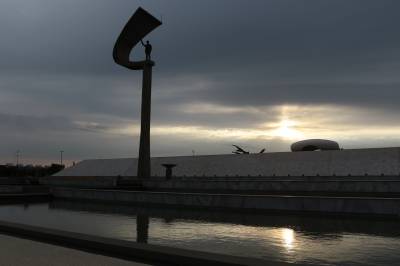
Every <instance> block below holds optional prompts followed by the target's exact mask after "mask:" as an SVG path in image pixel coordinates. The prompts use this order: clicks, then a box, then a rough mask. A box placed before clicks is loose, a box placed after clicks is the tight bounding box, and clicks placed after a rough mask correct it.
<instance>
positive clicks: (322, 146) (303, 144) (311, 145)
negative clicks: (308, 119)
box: [290, 139, 340, 152]
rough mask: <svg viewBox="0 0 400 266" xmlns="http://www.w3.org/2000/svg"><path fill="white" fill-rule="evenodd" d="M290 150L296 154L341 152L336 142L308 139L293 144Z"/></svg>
mask: <svg viewBox="0 0 400 266" xmlns="http://www.w3.org/2000/svg"><path fill="white" fill-rule="evenodd" d="M290 149H291V150H292V151H294V152H299V151H317V150H321V151H334V150H340V148H339V144H338V143H337V142H336V141H332V140H327V139H306V140H301V141H298V142H295V143H293V144H292V145H291V146H290Z"/></svg>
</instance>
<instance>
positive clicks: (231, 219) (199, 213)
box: [0, 201, 400, 265]
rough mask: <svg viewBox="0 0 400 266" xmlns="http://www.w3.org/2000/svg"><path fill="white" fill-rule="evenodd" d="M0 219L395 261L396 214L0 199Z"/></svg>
mask: <svg viewBox="0 0 400 266" xmlns="http://www.w3.org/2000/svg"><path fill="white" fill-rule="evenodd" d="M0 220H3V221H11V222H18V223H24V224H30V225H37V226H43V227H48V228H55V229H61V230H67V231H74V232H79V233H85V234H92V235H98V236H104V237H111V238H117V239H123V240H128V241H137V242H142V243H151V244H158V245H165V246H173V247H179V248H185V249H193V250H201V251H208V252H215V253H223V254H229V255H239V256H245V257H256V258H263V259H268V260H276V261H286V262H306V263H312V264H316V265H390V264H392V265H400V220H378V219H367V218H345V217H326V216H298V215H277V214H271V215H269V214H268V215H265V214H251V213H245V214H243V213H234V212H221V211H204V210H186V209H175V208H154V207H137V206H120V205H105V204H98V203H85V202H77V201H53V202H50V203H39V204H38V203H35V204H33V203H32V204H13V205H0Z"/></svg>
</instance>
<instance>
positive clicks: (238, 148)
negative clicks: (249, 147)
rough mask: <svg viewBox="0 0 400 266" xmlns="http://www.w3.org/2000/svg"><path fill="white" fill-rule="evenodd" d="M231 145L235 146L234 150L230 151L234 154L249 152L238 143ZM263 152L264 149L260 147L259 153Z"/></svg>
mask: <svg viewBox="0 0 400 266" xmlns="http://www.w3.org/2000/svg"><path fill="white" fill-rule="evenodd" d="M232 146H233V147H235V148H236V151H233V152H232V153H234V154H250V152H248V151H245V150H243V149H242V148H240V147H239V146H238V145H232ZM264 152H265V149H262V150H261V151H260V152H259V153H264Z"/></svg>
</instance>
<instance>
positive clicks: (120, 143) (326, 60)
mask: <svg viewBox="0 0 400 266" xmlns="http://www.w3.org/2000/svg"><path fill="white" fill-rule="evenodd" d="M139 5H142V6H143V7H144V8H146V9H148V10H149V11H150V12H151V13H153V14H154V15H156V16H157V17H159V18H161V17H162V20H163V23H164V24H163V26H162V27H160V28H159V29H157V30H156V31H155V32H154V33H153V34H152V35H151V36H150V37H149V38H150V40H151V42H152V43H153V45H154V58H156V61H157V66H156V67H155V69H154V93H153V123H154V124H155V125H174V126H179V125H181V126H201V127H210V128H245V129H247V128H257V127H259V126H260V124H262V123H265V122H268V121H269V122H277V121H278V120H279V118H280V114H279V112H278V111H276V109H274V108H273V107H274V106H279V105H284V104H286V105H288V104H289V105H290V104H291V105H300V106H302V105H305V106H313V105H334V106H347V107H349V106H351V107H356V108H364V109H365V110H376V111H375V114H376V115H375V116H374V115H371V113H369V114H368V115H366V116H365V117H363V116H362V115H358V114H357V120H355V121H351V122H349V121H348V120H346V123H350V124H359V126H360V127H365V126H367V125H368V124H371V121H373V122H374V123H376V124H379V125H382V126H386V127H389V126H390V125H395V126H397V124H398V122H399V121H398V119H397V117H396V115H395V114H396V113H397V112H398V111H399V110H398V104H397V102H396V99H397V98H399V96H400V92H399V89H398V88H399V84H400V78H399V75H398V73H397V71H398V69H399V67H400V48H399V47H400V35H399V34H398V25H399V23H400V18H399V16H398V10H400V2H399V1H397V0H383V1H375V0H335V1H329V0H268V1H266V0H253V1H244V0H240V1H239V0H221V1H211V0H210V1H178V0H172V1H156V0H151V1H128V0H120V1H117V2H111V1H107V0H96V1H95V0H87V1H81V0H71V1H61V0H56V1H54V0H52V1H50V0H36V1H23V0H4V1H2V2H1V3H0V34H1V36H2V41H1V42H0V58H1V60H0V123H1V128H2V132H1V133H0V134H1V135H0V136H1V137H2V139H3V141H4V143H6V145H5V146H6V148H4V149H2V151H0V157H1V158H2V160H3V161H7V160H8V161H10V160H12V154H13V153H14V151H15V150H16V149H23V150H30V152H31V153H32V156H31V157H32V158H34V157H35V155H34V154H36V153H35V151H38V150H40V151H41V152H40V155H37V156H38V157H40V158H43V159H44V160H46V159H50V158H52V157H53V154H54V150H55V149H59V148H55V146H57V147H62V149H65V150H68V151H69V152H66V155H67V156H68V153H69V156H70V159H71V160H72V159H74V160H77V159H81V158H84V157H96V156H100V155H101V154H103V155H104V156H107V155H108V156H118V155H121V156H134V155H135V154H136V148H137V147H136V142H137V137H134V136H132V137H128V136H119V135H112V134H111V133H109V131H108V129H112V128H116V127H124V126H129V123H132V124H133V125H137V121H138V119H139V109H140V100H139V99H140V79H141V77H140V73H139V72H131V71H128V70H125V69H122V68H120V67H119V66H117V65H115V64H114V63H113V61H112V57H111V51H112V47H113V45H114V41H115V39H116V37H117V36H118V34H119V32H120V30H121V28H122V26H123V25H124V23H125V22H126V21H127V19H128V18H129V17H130V16H131V14H132V13H133V11H134V10H135V9H136V8H137V7H138V6H139ZM142 53H143V51H142V50H140V49H139V50H136V51H134V53H133V56H143V54H142ZM201 104H203V105H204V104H210V105H211V106H213V107H214V108H217V109H218V107H219V108H220V109H221V108H228V109H227V110H228V111H226V110H225V109H223V110H222V111H221V110H220V112H215V113H214V114H210V113H208V112H200V111H199V112H197V111H198V110H197V109H196V108H198V107H199V105H201ZM182 108H186V110H185V109H182ZM229 108H239V109H240V110H241V111H232V110H231V109H229ZM249 108H256V109H257V111H256V112H248V111H243V110H248V109H249ZM192 109H193V110H192ZM224 110H225V111H224ZM79 127H81V128H80V129H85V130H84V132H83V131H82V130H79ZM82 132H83V133H82ZM22 138H23V139H24V141H21V139H22ZM373 141H374V139H368V140H367V139H365V140H364V142H363V141H362V140H357V141H353V142H347V144H348V145H349V146H351V145H354V146H356V145H359V146H368V145H370V143H372V142H373ZM368 142H369V143H368ZM218 143H219V144H217V145H216V143H214V142H212V141H211V142H210V140H204V142H202V141H201V140H196V141H195V140H193V141H192V142H190V141H187V143H183V142H181V141H179V138H178V139H177V138H174V137H173V136H171V137H166V136H163V137H156V138H155V139H154V145H153V150H154V154H156V155H165V154H181V153H184V152H185V151H189V150H191V149H197V150H200V151H201V152H203V153H213V152H229V151H230V148H229V143H230V140H220V142H218ZM243 143H244V144H246V142H245V141H243ZM263 143H264V142H263V140H257V141H255V140H253V141H252V142H251V141H249V142H248V143H247V145H249V147H252V146H254V147H259V146H263ZM274 143H276V144H271V143H269V144H268V145H270V146H272V147H275V148H273V149H275V150H284V149H287V145H288V142H285V141H281V140H275V142H274ZM367 143H368V144H367ZM379 143H380V144H381V142H379ZM392 143H394V144H395V142H391V144H392ZM284 147H285V148H284Z"/></svg>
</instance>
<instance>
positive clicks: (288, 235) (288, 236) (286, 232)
mask: <svg viewBox="0 0 400 266" xmlns="http://www.w3.org/2000/svg"><path fill="white" fill-rule="evenodd" d="M280 230H281V232H282V239H283V242H284V245H285V247H286V249H287V251H291V250H292V249H293V247H294V245H295V243H293V241H294V230H293V229H290V228H282V229H280Z"/></svg>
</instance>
